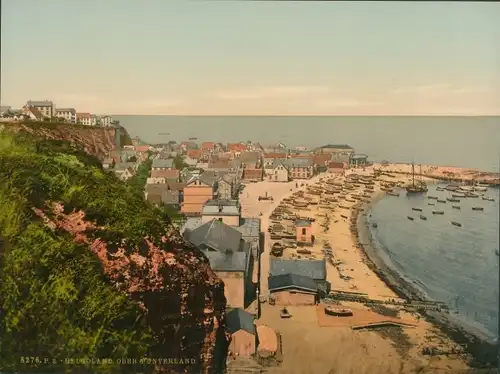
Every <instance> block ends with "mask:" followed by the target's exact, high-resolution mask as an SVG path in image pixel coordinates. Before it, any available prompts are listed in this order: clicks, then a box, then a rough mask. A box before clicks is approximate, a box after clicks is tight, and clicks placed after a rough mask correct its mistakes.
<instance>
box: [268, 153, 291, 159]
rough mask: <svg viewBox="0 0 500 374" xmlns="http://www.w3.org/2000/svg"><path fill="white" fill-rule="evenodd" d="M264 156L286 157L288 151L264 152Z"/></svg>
mask: <svg viewBox="0 0 500 374" xmlns="http://www.w3.org/2000/svg"><path fill="white" fill-rule="evenodd" d="M264 158H286V153H275V152H273V153H264Z"/></svg>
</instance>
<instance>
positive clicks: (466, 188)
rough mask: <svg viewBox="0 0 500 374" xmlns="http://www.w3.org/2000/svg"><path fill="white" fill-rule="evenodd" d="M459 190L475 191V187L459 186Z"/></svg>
mask: <svg viewBox="0 0 500 374" xmlns="http://www.w3.org/2000/svg"><path fill="white" fill-rule="evenodd" d="M458 190H459V191H463V192H472V191H474V187H472V186H460V187H459V188H458Z"/></svg>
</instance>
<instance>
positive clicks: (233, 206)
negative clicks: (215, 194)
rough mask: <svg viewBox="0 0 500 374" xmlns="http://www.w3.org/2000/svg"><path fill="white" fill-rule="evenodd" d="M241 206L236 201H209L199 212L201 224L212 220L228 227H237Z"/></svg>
mask: <svg viewBox="0 0 500 374" xmlns="http://www.w3.org/2000/svg"><path fill="white" fill-rule="evenodd" d="M240 216H241V206H240V203H239V202H238V201H237V200H215V199H214V200H209V201H207V202H206V203H205V205H204V206H203V209H202V212H201V223H202V224H204V223H206V222H208V221H212V220H213V219H217V220H219V221H222V222H224V223H225V224H226V225H229V226H239V225H240Z"/></svg>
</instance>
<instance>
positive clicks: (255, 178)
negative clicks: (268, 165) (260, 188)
mask: <svg viewBox="0 0 500 374" xmlns="http://www.w3.org/2000/svg"><path fill="white" fill-rule="evenodd" d="M263 175H264V170H262V169H255V168H250V167H245V168H244V169H243V175H242V179H243V181H245V182H260V181H261V180H262V179H263Z"/></svg>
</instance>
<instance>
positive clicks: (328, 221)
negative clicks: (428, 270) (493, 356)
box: [240, 164, 468, 374]
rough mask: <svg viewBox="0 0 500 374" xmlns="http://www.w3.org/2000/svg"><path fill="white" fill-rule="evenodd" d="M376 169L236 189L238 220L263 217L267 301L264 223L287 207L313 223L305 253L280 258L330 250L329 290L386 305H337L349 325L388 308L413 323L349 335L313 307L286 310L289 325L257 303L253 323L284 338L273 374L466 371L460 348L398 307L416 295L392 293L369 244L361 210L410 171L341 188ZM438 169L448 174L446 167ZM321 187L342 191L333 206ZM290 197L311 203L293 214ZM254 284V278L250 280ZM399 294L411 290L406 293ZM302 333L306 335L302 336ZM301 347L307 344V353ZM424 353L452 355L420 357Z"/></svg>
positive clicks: (289, 251)
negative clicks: (353, 313)
mask: <svg viewBox="0 0 500 374" xmlns="http://www.w3.org/2000/svg"><path fill="white" fill-rule="evenodd" d="M380 168H381V165H373V166H371V167H369V168H366V169H364V170H362V169H355V170H348V171H347V172H346V175H345V176H342V175H333V174H328V173H324V174H320V175H318V176H316V177H315V178H314V179H311V180H304V181H302V180H298V181H293V182H288V183H273V182H268V181H264V182H259V183H252V184H248V185H247V186H246V187H245V189H244V190H243V193H242V194H241V196H240V200H241V204H242V209H243V215H244V216H252V215H253V216H259V215H260V214H262V216H261V218H262V231H263V232H264V233H265V237H266V240H265V248H264V252H263V254H262V255H261V263H260V267H261V271H260V284H261V292H260V295H261V296H263V297H267V296H268V289H267V277H268V274H269V262H270V258H271V254H270V252H271V247H272V245H273V243H274V242H275V241H274V240H271V238H270V233H269V232H268V228H269V225H271V224H272V223H273V222H272V220H271V218H270V216H271V215H272V214H273V211H274V210H275V209H276V208H277V207H278V206H281V207H283V206H288V208H290V209H291V210H292V211H293V213H294V214H296V215H297V216H301V217H309V218H312V219H314V222H313V223H312V230H313V233H314V236H315V240H314V244H313V245H311V246H309V247H307V249H308V250H309V251H310V253H309V254H305V255H304V254H298V253H297V252H296V250H295V249H294V248H293V247H289V248H286V249H285V250H284V253H283V256H282V258H285V259H301V260H305V261H307V259H323V258H325V257H326V255H325V248H326V247H328V248H331V253H332V254H333V255H332V256H331V258H330V259H329V261H327V280H328V281H329V282H330V283H331V288H332V291H335V292H342V293H359V294H360V295H363V296H364V297H367V298H369V299H371V300H376V301H378V302H379V303H388V304H387V305H384V306H383V307H381V308H383V309H384V310H385V312H384V310H382V311H381V310H376V311H375V312H374V309H373V308H370V307H369V306H367V305H366V303H363V302H352V301H345V300H344V301H342V305H344V306H348V307H350V308H353V309H355V310H359V313H357V315H359V317H358V318H360V320H359V321H355V320H353V321H352V324H356V323H362V322H369V319H370V318H371V319H373V321H375V320H376V318H380V315H384V314H387V313H389V312H388V311H390V310H392V312H390V314H391V315H392V314H394V315H395V316H397V318H399V319H401V320H404V321H406V322H408V323H409V324H412V327H411V328H387V330H386V329H385V328H383V329H380V330H377V331H375V330H373V331H371V330H353V329H351V328H350V327H349V326H340V325H339V326H333V327H329V326H326V325H325V324H324V323H323V325H321V322H320V321H319V318H318V317H317V309H316V307H308V306H304V307H290V308H289V310H291V313H292V314H293V316H294V317H293V318H292V319H291V320H282V319H280V317H279V307H274V306H271V305H269V304H267V303H265V304H262V305H263V306H262V316H261V318H260V319H259V321H258V322H257V323H258V324H266V325H268V326H270V327H272V328H275V329H276V330H277V331H279V332H280V334H281V335H282V339H283V364H282V365H281V366H280V368H279V369H276V370H277V371H275V372H276V373H278V372H287V373H301V374H304V373H318V372H324V373H328V372H331V373H333V372H339V373H340V372H342V373H348V372H353V373H364V372H371V373H373V372H376V373H378V372H384V373H392V372H394V373H401V372H405V373H406V372H416V371H415V370H421V371H419V372H443V373H444V372H461V371H462V370H465V369H466V368H467V364H466V361H467V359H468V356H467V355H466V354H465V352H464V350H463V349H462V348H461V347H459V346H458V345H457V344H456V343H455V342H453V341H452V340H451V339H449V337H448V336H446V335H445V333H444V332H443V331H441V330H440V328H439V326H438V325H436V324H432V323H430V322H427V321H426V320H425V319H424V318H422V316H421V315H420V314H418V313H416V312H415V311H411V310H410V311H408V310H407V308H402V307H401V306H398V304H397V303H398V302H403V299H402V297H408V296H415V297H417V296H418V295H413V294H408V292H406V293H405V292H401V289H399V288H398V287H397V286H398V285H400V282H401V279H399V278H397V277H393V278H392V279H390V274H391V273H390V271H388V269H387V267H386V266H385V264H384V263H383V261H382V260H381V258H380V257H379V256H378V255H377V254H376V251H374V250H373V248H372V247H371V246H370V244H371V243H370V235H369V232H370V230H369V227H367V221H366V218H367V217H366V216H365V215H366V210H367V209H368V208H369V206H370V204H373V203H374V202H375V201H377V200H378V199H380V198H381V197H383V196H385V195H386V193H387V191H386V190H387V189H389V188H388V185H389V186H391V185H399V186H403V185H406V184H408V183H410V181H411V179H412V176H411V175H409V174H406V172H408V171H411V165H401V164H389V165H385V166H382V169H386V170H391V171H394V172H396V171H399V172H400V173H397V174H395V175H390V172H388V173H387V174H389V175H384V174H383V175H380V176H378V177H377V178H376V182H375V183H374V184H373V188H372V189H371V190H368V189H364V188H365V186H363V185H358V184H355V186H350V187H349V189H346V188H345V186H346V179H349V178H350V176H351V175H352V174H357V175H365V176H366V177H367V178H368V177H369V176H370V175H371V176H373V172H374V169H380ZM423 168H424V170H426V171H428V172H431V171H432V172H433V173H443V170H441V169H440V168H439V167H434V166H430V165H426V166H424V167H423ZM445 170H450V168H446V169H445ZM452 170H453V172H454V173H456V174H457V175H466V174H467V169H458V168H452ZM416 172H417V171H416ZM419 179H423V180H425V181H426V182H428V183H429V182H431V183H432V182H433V181H435V180H434V179H432V178H425V177H419ZM297 183H298V187H297ZM302 184H303V185H302ZM328 186H330V187H331V186H337V187H335V188H341V187H340V186H343V188H341V189H342V192H339V193H335V194H334V196H336V198H337V199H336V202H327V204H325V203H324V202H323V203H322V201H321V200H322V199H323V197H320V196H319V195H318V193H317V192H315V191H318V189H321V188H322V189H323V191H324V190H325V188H328ZM266 192H267V194H268V196H271V197H272V198H273V200H272V201H264V200H261V201H259V200H258V197H259V196H264V195H265V194H266ZM321 196H324V195H321ZM291 198H295V199H296V200H301V201H309V202H312V203H310V204H307V206H306V207H304V206H301V207H300V208H298V207H295V206H293V204H292V206H290V204H289V203H287V202H289V201H290V199H291ZM283 200H285V202H283ZM315 200H317V201H315ZM299 205H300V204H299ZM275 222H276V221H275ZM281 224H282V226H284V227H285V230H289V231H291V230H292V228H293V221H292V220H283V221H282V222H281ZM256 268H257V267H256ZM254 280H255V281H256V280H257V274H255V277H254ZM403 288H405V287H403ZM406 288H407V289H408V290H409V289H411V287H406ZM406 288H405V289H406ZM408 290H407V291H408ZM391 303H392V304H396V305H392V304H391ZM365 311H366V312H365ZM370 313H371V314H370ZM377 315H378V316H379V317H377ZM361 316H363V317H361ZM354 319H355V318H354ZM365 320H366V321H365ZM320 325H321V326H320ZM304 329H305V330H304ZM306 330H307V331H311V332H306ZM312 331H316V333H317V336H318V339H312V336H311V334H312ZM319 335H321V338H319ZM309 338H311V339H309ZM304 339H305V340H304ZM305 341H307V347H308V348H307V349H306V348H305ZM331 346H336V347H339V346H341V347H342V348H339V349H340V351H346V352H349V353H350V354H353V353H354V354H353V357H355V358H353V359H352V360H349V362H348V363H347V361H345V360H342V357H345V356H343V355H342V354H339V355H337V356H336V357H337V358H335V359H333V358H332V357H331V354H330V353H329V351H330V350H329V348H328V347H331ZM309 347H310V348H309ZM424 348H425V349H434V350H436V351H440V352H454V353H453V354H447V355H444V354H438V355H423V354H422V352H423V350H424ZM311 349H314V352H315V353H314V360H313V361H314V362H315V364H314V365H312V364H306V363H307V362H309V363H310V362H311V358H312V357H311V356H310V355H311V354H312V352H311ZM340 351H339V352H340ZM367 357H373V358H377V360H378V361H380V360H382V357H383V360H384V365H382V366H380V365H378V366H373V365H375V361H377V360H375V361H370V359H368V358H367ZM402 367H404V368H405V369H404V370H403V371H401V370H402V369H401V368H402ZM333 368H345V370H341V371H338V370H339V369H335V371H330V370H333ZM377 368H378V369H377ZM313 369H314V370H313ZM424 369H425V371H424ZM279 370H284V371H279ZM377 370H378V371H377ZM271 372H273V371H271Z"/></svg>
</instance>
